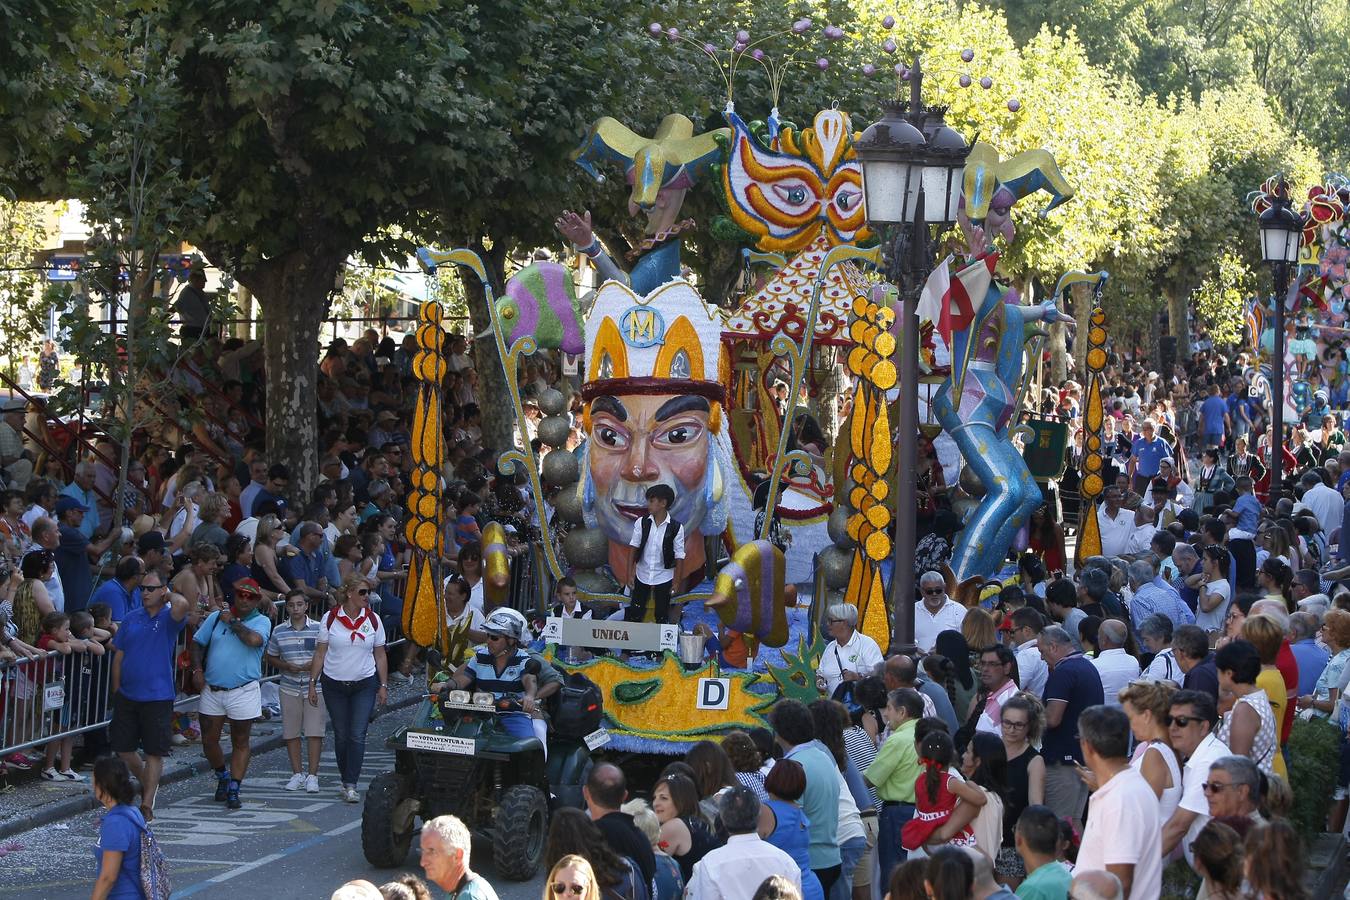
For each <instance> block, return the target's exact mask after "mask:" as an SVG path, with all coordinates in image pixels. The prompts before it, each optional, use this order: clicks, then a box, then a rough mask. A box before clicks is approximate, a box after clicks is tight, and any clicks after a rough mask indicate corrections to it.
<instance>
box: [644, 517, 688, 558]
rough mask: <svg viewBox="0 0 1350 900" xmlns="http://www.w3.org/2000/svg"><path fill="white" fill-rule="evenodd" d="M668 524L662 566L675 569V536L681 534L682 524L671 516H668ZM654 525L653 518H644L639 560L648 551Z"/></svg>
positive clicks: (663, 544) (662, 545)
mask: <svg viewBox="0 0 1350 900" xmlns="http://www.w3.org/2000/svg"><path fill="white" fill-rule="evenodd" d="M666 522H667V523H669V524H668V525H667V526H666V535H665V540H663V541H661V565H662V566H663V567H664V568H667V569H673V568H675V535H676V534H678V533H679V530H680V523H679V522H676V521H675V520H674V519H672V518H670V516H669V515H667V516H666ZM654 524H655V523H654V522H653V521H652V517H651V516H643V517H642V540H641V541H640V542H639V543H638V548H637V551H638V559H641V558H642V551H643V550H645V549H647V538H648V537H650V536H651V533H652V525H654Z"/></svg>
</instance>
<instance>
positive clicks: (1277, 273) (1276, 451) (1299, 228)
mask: <svg viewBox="0 0 1350 900" xmlns="http://www.w3.org/2000/svg"><path fill="white" fill-rule="evenodd" d="M1257 221H1258V223H1259V225H1260V227H1261V258H1262V259H1264V260H1265V261H1266V263H1267V264H1269V265H1270V270H1271V275H1272V276H1273V277H1274V282H1275V346H1274V359H1273V360H1272V361H1271V366H1270V370H1271V371H1270V376H1271V381H1270V385H1271V410H1270V441H1269V445H1270V505H1271V506H1274V505H1275V504H1276V503H1278V502H1279V498H1280V486H1281V481H1282V480H1283V475H1284V313H1285V307H1286V304H1287V303H1288V298H1287V297H1286V296H1285V294H1286V293H1288V292H1289V289H1290V284H1289V282H1290V276H1291V275H1292V273H1293V270H1294V268H1295V267H1296V266H1297V265H1298V251H1299V242H1300V239H1301V238H1302V235H1303V219H1302V217H1301V216H1299V214H1298V213H1296V212H1294V210H1293V209H1292V207H1291V206H1290V202H1289V186H1288V185H1287V184H1285V182H1284V181H1283V179H1281V181H1280V184H1279V187H1278V188H1277V189H1276V191H1275V194H1274V197H1273V199H1272V202H1271V204H1270V207H1269V208H1268V209H1266V211H1265V212H1263V213H1261V216H1260V218H1259V219H1258V220H1257Z"/></svg>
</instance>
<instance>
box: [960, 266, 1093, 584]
mask: <svg viewBox="0 0 1350 900" xmlns="http://www.w3.org/2000/svg"><path fill="white" fill-rule="evenodd" d="M996 259H997V257H996V256H992V255H991V256H989V257H986V258H985V259H980V260H977V261H975V262H973V263H971V265H970V266H968V267H967V269H966V270H965V271H963V272H962V273H960V274H959V275H958V276H957V279H958V280H959V281H961V282H962V283H963V284H967V285H971V284H976V285H984V286H985V289H984V291H983V294H978V295H977V294H972V295H971V300H972V301H977V302H978V303H979V307H978V308H977V309H975V310H974V312H973V314H972V315H971V317H970V319H969V324H968V326H967V327H958V328H954V329H953V332H952V339H951V351H952V374H951V377H950V378H948V379H947V380H946V381H944V382H943V383H942V386H941V387H939V388H938V391H937V394H936V396H935V397H934V399H933V407H934V409H935V410H936V412H937V418H938V421H939V422H940V423H941V424H942V427H943V429H944V430H945V431H946V432H947V433H948V434H949V435H950V436H951V438H952V440H954V441H955V442H956V446H957V447H958V448H960V450H961V455H962V456H963V457H964V458H965V461H966V465H967V466H969V467H970V468H971V469H972V470H973V471H974V472H975V474H976V476H978V478H979V480H980V483H981V484H983V485H984V487H985V494H984V497H983V498H982V499H981V500H980V504H979V506H977V507H976V508H975V511H974V512H973V513H972V514H971V516H970V518H969V519H968V520H967V521H966V525H965V529H964V530H963V531H962V532H961V536H960V538H959V539H958V540H957V543H956V547H955V549H954V551H953V553H952V561H951V568H952V572H953V574H954V575H955V576H956V579H957V581H958V582H959V581H964V580H966V579H967V578H970V577H972V576H979V577H988V576H990V575H993V574H994V573H996V572H997V571H998V569H999V566H1000V565H1002V563H1003V559H1004V557H1006V556H1007V554H1008V548H1009V547H1010V546H1011V545H1012V542H1013V538H1014V537H1015V536H1016V535H1017V532H1018V529H1020V528H1021V527H1022V526H1023V525H1024V524H1025V523H1026V522H1027V520H1028V519H1029V517H1030V516H1031V512H1032V510H1034V509H1035V508H1036V507H1037V506H1038V505H1040V503H1041V502H1042V496H1041V489H1040V486H1039V485H1038V484H1037V483H1036V480H1035V479H1034V478H1032V477H1031V472H1030V471H1028V470H1027V465H1026V463H1025V462H1024V461H1023V459H1022V454H1021V453H1020V452H1018V450H1017V448H1015V447H1014V446H1013V443H1012V439H1011V436H1010V435H1009V432H1008V426H1009V424H1010V423H1011V421H1012V419H1013V415H1014V413H1015V409H1014V406H1015V404H1016V399H1017V389H1018V386H1019V385H1020V384H1021V381H1022V356H1023V352H1024V350H1025V345H1026V341H1027V339H1028V338H1029V336H1030V335H1029V332H1034V331H1035V330H1037V326H1038V325H1040V324H1042V323H1044V324H1045V325H1049V324H1051V323H1054V322H1071V321H1073V320H1072V318H1070V317H1069V316H1067V315H1065V314H1064V313H1062V312H1060V311H1059V309H1058V307H1056V306H1055V303H1054V301H1053V300H1047V301H1045V302H1044V303H1040V304H1038V305H1036V306H1021V305H1019V304H1018V302H1017V300H1018V299H1019V298H1018V295H1017V293H1016V292H1015V291H1011V290H1010V291H1008V292H1007V294H1004V293H1002V292H1000V291H999V289H998V287H997V286H996V285H995V284H994V283H993V279H992V271H993V263H994V261H995V260H996ZM958 324H964V323H962V322H959V321H958Z"/></svg>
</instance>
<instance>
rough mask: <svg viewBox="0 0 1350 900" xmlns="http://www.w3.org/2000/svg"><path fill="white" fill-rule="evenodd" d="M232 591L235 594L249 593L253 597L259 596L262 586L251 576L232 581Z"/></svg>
mask: <svg viewBox="0 0 1350 900" xmlns="http://www.w3.org/2000/svg"><path fill="white" fill-rule="evenodd" d="M234 592H235V593H236V594H249V595H251V596H254V597H261V596H262V586H261V585H259V584H258V582H256V581H254V580H253V579H252V578H240V579H239V580H238V581H236V582H235V583H234Z"/></svg>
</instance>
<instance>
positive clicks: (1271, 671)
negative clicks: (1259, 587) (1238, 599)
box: [1242, 613, 1298, 775]
mask: <svg viewBox="0 0 1350 900" xmlns="http://www.w3.org/2000/svg"><path fill="white" fill-rule="evenodd" d="M1288 630H1289V627H1288V618H1287V617H1286V620H1285V622H1280V620H1279V619H1277V618H1276V617H1275V616H1273V615H1271V614H1270V613H1258V614H1257V615H1254V616H1248V617H1247V619H1246V620H1245V621H1244V622H1243V623H1242V639H1243V640H1244V641H1248V642H1250V643H1251V645H1252V646H1253V647H1255V648H1256V652H1257V653H1258V654H1260V656H1261V674H1259V675H1257V676H1256V686H1257V687H1259V688H1260V689H1261V690H1263V691H1265V692H1266V699H1267V700H1269V701H1270V708H1271V710H1272V711H1274V713H1275V726H1276V728H1278V729H1279V732H1280V744H1281V745H1283V744H1284V743H1285V742H1287V741H1288V740H1289V732H1290V730H1291V729H1292V728H1293V725H1294V717H1293V714H1292V713H1290V714H1289V715H1288V716H1286V715H1285V710H1287V709H1288V708H1289V701H1290V700H1291V699H1293V700H1297V699H1298V681H1297V680H1295V681H1294V684H1293V687H1292V689H1291V688H1290V686H1289V685H1288V684H1287V683H1286V682H1285V680H1284V676H1283V675H1281V674H1280V670H1279V668H1278V667H1277V666H1276V664H1275V657H1277V656H1278V655H1279V653H1280V647H1281V646H1283V645H1284V639H1285V635H1286V633H1287V632H1288ZM1281 759H1282V758H1277V759H1276V766H1275V771H1276V772H1277V773H1279V774H1280V775H1285V774H1287V773H1286V772H1285V771H1284V769H1283V767H1282V766H1281V765H1280V764H1279V763H1280V762H1281Z"/></svg>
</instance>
